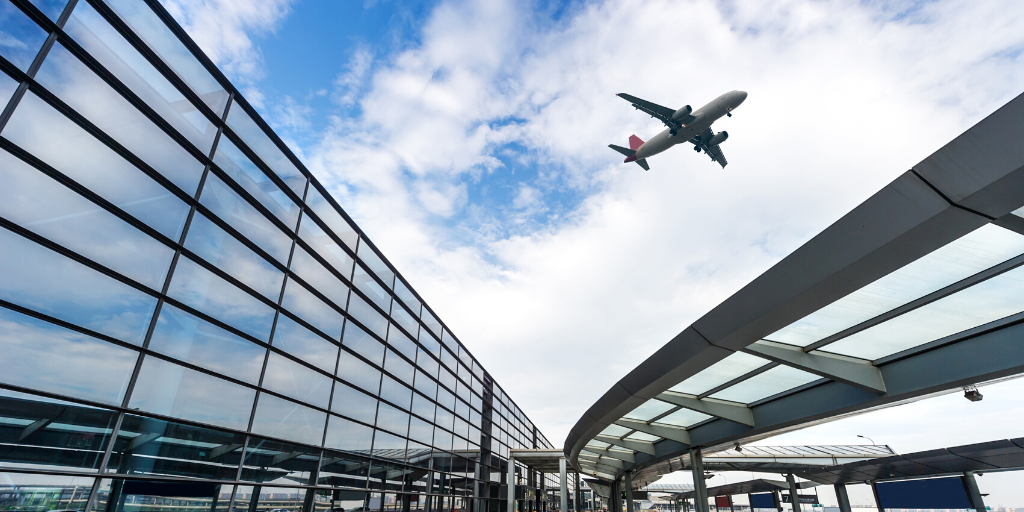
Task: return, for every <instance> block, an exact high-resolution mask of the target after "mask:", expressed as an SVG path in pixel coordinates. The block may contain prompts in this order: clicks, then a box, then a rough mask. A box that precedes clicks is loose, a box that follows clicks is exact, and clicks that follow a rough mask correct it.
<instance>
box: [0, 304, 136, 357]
mask: <svg viewBox="0 0 1024 512" xmlns="http://www.w3.org/2000/svg"><path fill="white" fill-rule="evenodd" d="M0 307H2V308H5V309H9V310H11V311H14V312H16V313H21V314H23V315H25V316H28V317H32V318H35V319H37V320H42V321H44V322H47V323H51V324H53V325H56V326H58V327H63V328H65V329H68V330H70V331H74V332H77V333H80V334H84V335H86V336H89V337H91V338H95V339H98V340H102V341H105V342H107V343H110V344H113V345H117V346H119V347H122V348H128V349H131V350H134V351H136V352H137V351H138V350H139V349H140V348H142V347H141V345H137V344H135V343H130V342H127V341H124V340H120V339H118V338H115V337H113V336H110V335H108V334H102V333H99V332H96V331H93V330H91V329H87V328H85V327H82V326H79V325H77V324H73V323H71V322H68V321H66V320H61V319H59V318H56V317H52V316H50V315H47V314H46V313H40V312H38V311H36V310H34V309H30V308H27V307H25V306H22V305H20V304H15V303H13V302H10V301H7V300H4V299H0Z"/></svg>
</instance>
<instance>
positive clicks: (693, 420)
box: [655, 409, 711, 427]
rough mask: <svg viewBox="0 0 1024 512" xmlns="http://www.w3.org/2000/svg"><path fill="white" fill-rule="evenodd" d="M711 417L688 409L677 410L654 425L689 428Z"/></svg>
mask: <svg viewBox="0 0 1024 512" xmlns="http://www.w3.org/2000/svg"><path fill="white" fill-rule="evenodd" d="M710 417H711V416H708V415H707V414H704V413H702V412H697V411H691V410H689V409H679V410H678V411H676V412H674V413H672V414H669V415H668V416H664V417H662V418H660V419H658V421H656V422H655V423H656V424H657V423H664V424H666V425H674V426H677V427H689V426H690V425H696V424H697V423H700V422H702V421H704V420H706V419H708V418H710Z"/></svg>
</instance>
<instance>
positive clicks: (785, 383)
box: [711, 366, 821, 404]
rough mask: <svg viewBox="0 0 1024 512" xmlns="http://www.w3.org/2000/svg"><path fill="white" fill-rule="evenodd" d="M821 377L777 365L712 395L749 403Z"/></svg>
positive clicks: (712, 396) (720, 398)
mask: <svg viewBox="0 0 1024 512" xmlns="http://www.w3.org/2000/svg"><path fill="white" fill-rule="evenodd" d="M820 378H821V377H818V376H817V375H814V374H813V373H807V372H805V371H803V370H798V369H796V368H790V367H788V366H776V367H775V368H772V369H770V370H768V371H765V372H764V373H759V374H757V375H755V376H753V377H751V378H749V379H747V380H745V381H743V382H739V383H737V384H735V385H733V386H730V387H728V388H725V389H723V390H721V391H719V392H718V393H715V394H713V395H711V398H717V399H719V400H729V401H732V402H739V403H742V404H749V403H753V402H756V401H758V400H761V399H762V398H768V397H770V396H772V395H776V394H778V393H782V392H783V391H787V390H790V389H793V388H795V387H798V386H802V385H804V384H807V383H808V382H814V381H816V380H818V379H820Z"/></svg>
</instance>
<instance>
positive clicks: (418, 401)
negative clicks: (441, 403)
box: [412, 393, 436, 421]
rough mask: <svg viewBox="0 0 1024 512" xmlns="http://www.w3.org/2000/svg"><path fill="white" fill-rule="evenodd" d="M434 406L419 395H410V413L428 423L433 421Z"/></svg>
mask: <svg viewBox="0 0 1024 512" xmlns="http://www.w3.org/2000/svg"><path fill="white" fill-rule="evenodd" d="M435 408H436V406H435V405H434V402H431V401H430V400H427V399H426V398H423V395H420V394H419V393H413V394H412V412H413V414H416V415H417V416H421V417H423V418H426V419H427V420H428V421H433V420H434V409H435Z"/></svg>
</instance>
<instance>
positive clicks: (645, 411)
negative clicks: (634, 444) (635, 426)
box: [625, 398, 675, 421]
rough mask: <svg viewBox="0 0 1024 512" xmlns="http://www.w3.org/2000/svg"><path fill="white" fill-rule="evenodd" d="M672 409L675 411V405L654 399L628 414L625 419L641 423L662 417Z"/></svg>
mask: <svg viewBox="0 0 1024 512" xmlns="http://www.w3.org/2000/svg"><path fill="white" fill-rule="evenodd" d="M672 409H675V406H674V405H672V404H669V403H666V402H662V401H661V400H655V399H653V398H652V399H650V400H648V401H647V402H645V403H644V404H643V405H641V406H640V407H637V408H636V409H633V410H632V411H631V412H630V413H629V414H626V415H625V417H626V418H632V419H635V420H640V421H650V420H651V419H652V418H654V417H656V416H660V415H662V414H664V413H666V412H668V411H671V410H672Z"/></svg>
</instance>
